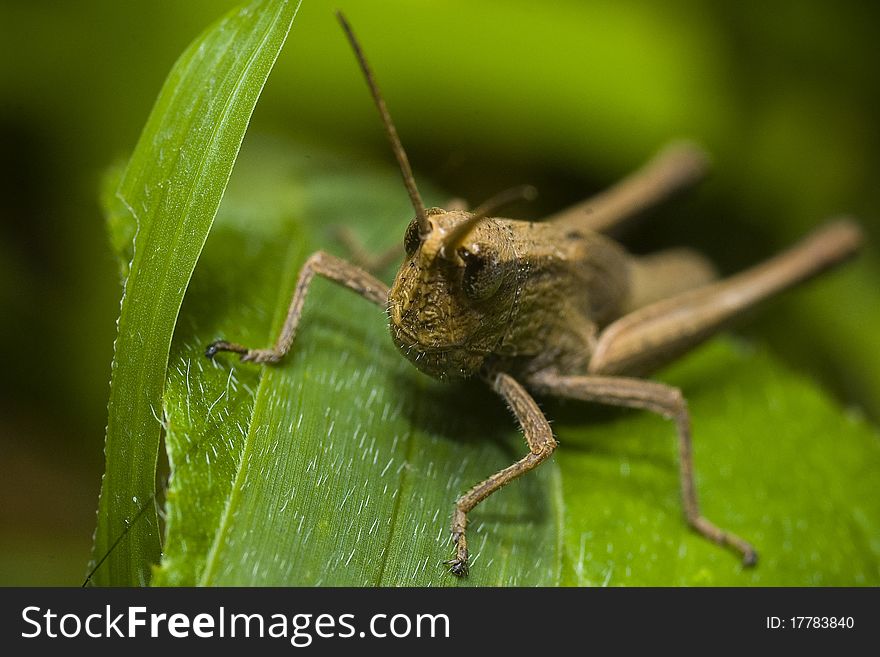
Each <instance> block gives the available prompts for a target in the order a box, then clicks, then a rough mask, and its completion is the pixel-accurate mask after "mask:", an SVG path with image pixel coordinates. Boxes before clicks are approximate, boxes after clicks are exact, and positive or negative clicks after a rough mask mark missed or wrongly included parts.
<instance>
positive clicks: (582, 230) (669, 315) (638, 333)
mask: <svg viewBox="0 0 880 657" xmlns="http://www.w3.org/2000/svg"><path fill="white" fill-rule="evenodd" d="M338 17H339V20H340V22H341V24H342V27H343V29H344V30H345V33H346V35H347V37H348V39H349V41H350V42H351V45H352V48H353V49H354V52H355V55H356V57H357V59H358V62H359V64H360V67H361V69H362V71H363V74H364V76H365V78H366V80H367V84H368V86H369V88H370V91H371V93H372V95H373V98H374V100H375V103H376V106H377V107H378V110H379V113H380V115H381V117H382V122H383V124H384V126H385V131H386V133H387V136H388V139H389V142H390V143H391V147H392V150H393V151H394V153H395V156H396V158H397V160H398V164H399V165H400V169H401V173H402V175H403V181H404V184H405V185H406V189H407V192H408V193H409V197H410V200H411V202H412V206H413V209H414V210H415V215H416V216H415V218H414V219H413V220H412V221H411V222H410V224H409V226H408V228H407V229H406V234H405V236H404V240H403V246H404V249H405V251H406V256H405V258H404V261H403V264H402V265H401V266H400V269H399V270H398V272H397V276H396V277H395V279H394V283H393V284H392V286H391V288H390V289H389V288H388V286H387V285H385V284H384V283H383V282H382V281H380V280H378V279H377V278H376V277H374V276H373V275H372V274H370V273H369V272H367V271H365V270H364V269H363V268H361V267H359V266H356V265H354V264H351V263H349V262H346V261H345V260H342V259H340V258H337V257H335V256H332V255H330V254H328V253H325V252H324V251H317V252H316V253H313V254H312V255H311V256H310V257H309V258H308V259H307V260H306V262H305V264H304V265H303V267H302V270H301V271H300V274H299V278H298V280H297V283H296V288H295V290H294V293H293V298H292V300H291V303H290V309H289V310H288V313H287V318H286V320H285V322H284V326H283V328H282V329H281V333H280V334H279V336H278V338H277V340H276V342H275V345H274V346H273V347H271V348H269V349H249V348H247V347H244V346H242V345H239V344H235V343H232V342H226V341H224V340H218V341H216V342H214V343H212V344H211V345H209V346H208V348H207V350H206V355H207V356H208V357H209V358H211V357H213V356H214V355H215V354H216V353H217V352H219V351H231V352H235V353H239V354H241V359H242V360H244V361H252V362H255V363H277V362H278V361H280V360H281V359H282V358H284V356H285V355H286V354H287V353H288V351H290V347H291V345H292V344H293V339H294V334H295V332H296V327H297V324H298V323H299V319H300V315H301V313H302V308H303V302H304V301H305V297H306V292H307V291H308V288H309V284H310V283H311V281H312V278H313V277H314V276H315V275H316V274H317V275H319V276H323V277H324V278H327V279H329V280H331V281H334V282H336V283H338V284H340V285H342V286H344V287H346V288H348V289H350V290H353V291H354V292H356V293H358V294H360V295H361V296H363V297H365V298H367V299H369V300H370V301H372V302H373V303H375V304H376V305H378V306H380V307H382V308H384V309H385V310H386V311H387V314H388V317H389V319H390V330H391V337H392V339H393V340H394V343H395V344H396V345H397V347H398V349H400V351H401V352H402V353H403V355H404V356H406V357H407V358H408V359H409V360H410V361H412V363H413V364H414V365H415V366H416V367H417V368H419V369H420V370H422V371H423V372H426V373H428V374H430V375H431V376H434V377H436V378H438V379H455V378H466V377H472V376H478V377H481V378H482V379H483V380H484V381H486V383H487V384H488V385H489V386H490V387H491V388H492V389H493V390H494V391H495V392H496V393H498V394H499V395H500V396H501V397H502V398H503V399H504V401H505V402H506V403H507V405H508V406H509V407H510V408H511V409H512V411H513V413H514V414H515V416H516V418H517V420H518V421H519V425H520V427H521V428H522V431H523V434H524V436H525V440H526V442H527V443H528V447H529V451H528V453H527V454H526V455H525V456H524V457H523V458H522V459H520V460H519V461H516V462H515V463H513V464H512V465H510V466H508V467H507V468H504V469H503V470H501V471H500V472H496V473H495V474H493V475H491V476H490V477H489V478H488V479H486V480H485V481H483V482H481V483H479V484H477V485H476V486H474V487H473V488H471V489H470V490H469V491H467V492H466V493H465V494H464V495H462V496H461V497H459V498H458V500H457V501H456V503H455V510H454V512H453V517H452V538H453V541H454V543H455V556H454V557H453V558H452V559H451V560H449V561H447V562H446V564H447V565H449V567H450V571H451V572H452V573H453V574H455V575H459V576H463V575H466V574H467V572H468V548H467V534H466V529H467V523H468V513H469V512H470V511H471V510H473V508H474V507H475V506H477V505H478V504H479V503H480V502H482V501H483V500H485V499H486V498H487V497H489V495H491V494H492V493H494V492H495V491H497V490H498V489H499V488H501V487H502V486H504V485H505V484H507V483H509V482H510V481H512V480H513V479H516V478H517V477H519V476H520V475H523V474H525V473H526V472H528V471H529V470H531V469H533V468H535V467H537V466H538V465H539V464H540V463H542V462H543V461H545V460H546V459H547V458H548V457H549V456H550V455H551V454H552V453H553V450H554V449H556V445H557V443H556V440H555V438H554V437H553V432H552V431H551V429H550V425H549V424H548V422H547V419H546V418H545V417H544V415H543V413H542V412H541V409H540V408H539V407H538V405H537V404H536V403H535V401H534V399H533V398H532V393H535V394H538V395H551V396H557V397H568V398H574V399H580V400H585V401H590V402H598V403H602V404H609V405H613V406H625V407H631V408H639V409H644V410H647V411H651V412H653V413H657V414H659V415H662V416H664V417H666V418H671V419H672V420H674V422H675V425H676V429H677V432H678V445H679V447H678V450H679V476H680V482H681V497H682V502H683V506H684V514H685V517H686V519H687V522H688V524H689V525H690V526H691V527H692V528H693V529H694V530H696V531H697V532H698V533H699V534H701V535H703V536H705V537H706V538H708V539H709V540H712V541H714V542H716V543H718V544H720V545H724V546H727V547H728V548H730V549H732V550H734V551H735V552H736V553H738V554H739V555H740V557H741V558H742V562H743V564H744V565H746V566H751V565H753V564H754V563H755V562H756V560H757V552H756V551H755V548H754V547H752V545H751V544H750V543H748V542H747V541H745V540H744V539H742V538H740V537H739V536H737V535H735V534H733V533H732V532H729V531H727V530H724V529H721V528H720V527H718V526H717V525H715V524H714V523H712V522H711V521H709V520H708V519H707V518H705V517H704V516H703V515H702V514H701V513H700V508H699V505H698V503H697V492H696V488H695V485H694V472H693V459H692V451H691V431H690V418H689V416H688V411H687V405H686V403H685V399H684V397H683V396H682V393H681V391H680V390H678V389H677V388H673V387H671V386H668V385H665V384H662V383H657V382H654V381H649V380H645V379H642V378H634V377H640V376H644V375H645V374H647V373H649V372H651V371H652V370H655V369H656V368H658V367H660V366H662V365H664V364H666V363H668V362H670V361H672V360H673V359H675V358H677V357H678V356H680V355H682V354H683V353H685V352H686V351H688V350H690V349H692V348H693V347H695V346H696V345H697V344H699V343H700V342H702V341H704V340H705V339H707V338H709V337H710V336H711V335H713V334H714V333H716V332H717V331H718V330H719V329H721V328H722V327H724V326H725V325H726V324H727V323H728V322H729V320H731V319H733V318H734V317H735V316H737V315H738V314H740V313H741V312H742V311H744V310H745V309H747V308H749V307H751V306H752V305H754V304H755V303H757V302H758V301H761V300H762V299H764V298H766V297H767V296H769V295H772V294H775V293H777V292H780V291H781V290H784V289H785V288H788V287H790V286H792V285H794V284H796V283H798V282H800V281H803V280H805V279H807V278H810V277H812V276H815V275H816V274H818V273H820V272H821V271H823V270H824V269H826V268H828V267H830V266H832V265H834V264H835V263H837V262H839V261H841V260H843V259H844V258H846V257H847V256H849V255H851V254H852V253H854V251H855V250H856V249H857V248H858V246H859V244H860V243H861V240H862V236H861V231H860V230H859V228H858V226H857V225H856V224H854V223H853V222H851V221H849V220H845V219H842V220H838V221H836V222H833V223H830V224H828V225H826V226H825V227H824V228H821V229H819V230H818V231H816V232H815V233H813V234H812V235H810V236H809V237H807V238H806V239H804V240H803V241H802V242H801V243H799V244H798V245H796V246H795V247H793V248H791V249H789V250H788V251H785V252H784V253H781V254H779V255H777V256H776V257H774V258H772V259H770V260H768V261H766V262H764V263H762V264H760V265H758V266H755V267H753V268H751V269H749V270H747V271H745V272H742V273H740V274H737V275H735V276H733V277H730V278H727V279H724V280H720V281H718V280H715V275H714V272H713V268H712V267H711V265H710V264H709V263H708V262H707V261H706V260H705V259H704V258H703V257H701V256H699V255H698V254H696V253H693V252H691V251H687V250H673V251H667V252H661V253H659V254H655V255H651V256H647V257H634V256H632V255H630V254H628V253H627V252H626V251H625V250H624V249H623V248H622V247H621V246H619V245H618V244H617V243H615V242H614V241H612V240H611V239H610V238H608V237H606V236H604V235H603V234H602V233H603V232H604V231H606V230H608V229H609V228H611V227H612V226H615V225H617V224H618V223H620V222H621V221H623V220H624V219H626V218H628V217H630V216H632V215H634V214H635V213H637V212H638V211H640V210H642V209H644V208H646V207H648V206H651V205H653V204H655V203H657V202H659V201H661V200H663V199H664V198H666V197H668V196H670V195H672V194H673V193H674V192H676V191H678V190H680V189H682V188H683V187H685V186H687V185H689V184H691V183H693V182H695V181H696V180H697V179H698V178H699V177H701V175H702V173H703V172H704V170H705V165H706V158H705V156H704V155H703V154H702V152H701V151H699V150H698V149H696V147H693V146H689V145H686V144H678V145H673V146H671V147H669V148H667V149H665V150H664V151H662V152H661V153H660V154H659V155H658V156H656V157H655V158H654V159H653V160H651V161H650V162H648V164H646V165H645V166H643V167H642V169H640V170H639V171H637V172H635V173H634V174H632V175H631V176H630V177H628V178H626V179H625V180H623V181H622V182H620V183H618V184H617V185H615V186H614V187H612V188H611V189H609V190H607V191H605V192H604V193H602V194H600V195H598V196H596V197H594V198H591V199H589V200H587V201H585V202H583V203H580V204H578V205H575V206H574V207H571V208H568V209H567V210H564V211H562V212H560V213H558V214H555V215H553V216H551V217H549V218H547V219H545V220H544V221H542V222H540V223H532V222H527V221H516V220H512V219H502V218H497V217H492V216H490V214H491V212H492V210H493V209H494V208H495V207H496V206H497V205H498V204H499V203H500V202H502V201H505V200H509V197H510V196H511V194H506V195H500V196H499V197H497V198H496V199H494V200H493V201H490V202H489V203H486V204H484V205H483V206H480V207H479V208H477V209H476V210H475V211H473V212H468V211H465V210H459V209H455V210H443V209H440V208H425V206H424V204H423V203H422V199H421V197H420V195H419V192H418V190H417V189H416V184H415V181H414V178H413V175H412V171H411V169H410V165H409V162H408V160H407V157H406V154H405V153H404V150H403V147H402V145H401V143H400V140H399V138H398V136H397V132H396V130H395V128H394V124H393V123H392V121H391V118H390V116H389V114H388V110H387V108H386V107H385V103H384V101H383V99H382V97H381V95H380V93H379V90H378V87H377V85H376V83H375V80H374V77H373V74H372V72H371V70H370V67H369V65H368V64H367V62H366V59H365V58H364V55H363V53H362V52H361V49H360V46H359V44H358V42H357V40H356V39H355V36H354V34H353V32H352V30H351V28H350V27H349V25H348V23H347V22H346V20H345V18H344V17H343V16H342V15H341V14H339V15H338Z"/></svg>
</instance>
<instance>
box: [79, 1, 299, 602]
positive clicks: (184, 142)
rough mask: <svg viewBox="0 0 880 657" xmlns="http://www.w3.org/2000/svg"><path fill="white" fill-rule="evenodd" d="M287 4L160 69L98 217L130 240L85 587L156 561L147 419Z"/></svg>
mask: <svg viewBox="0 0 880 657" xmlns="http://www.w3.org/2000/svg"><path fill="white" fill-rule="evenodd" d="M297 8H298V3H296V2H293V1H277V2H272V1H268V0H257V1H255V2H252V3H250V4H248V5H245V6H243V7H242V8H240V9H238V10H236V11H233V12H231V13H229V14H228V15H227V16H226V17H224V18H223V19H222V20H220V21H219V22H217V23H216V24H215V25H213V26H212V27H211V28H209V29H208V30H207V31H206V32H205V33H204V34H203V35H202V36H200V37H199V38H198V39H196V40H195V41H194V42H193V43H192V44H191V45H190V46H189V48H188V49H187V50H186V51H185V52H184V53H183V55H181V57H180V59H179V60H178V61H177V63H176V64H175V65H174V67H173V69H172V70H171V72H170V74H169V76H168V78H167V80H166V82H165V85H164V87H163V88H162V91H161V93H160V94H159V98H158V100H157V101H156V104H155V106H154V108H153V111H152V113H151V114H150V118H149V119H148V121H147V124H146V126H145V128H144V130H143V133H142V134H141V138H140V140H139V142H138V145H137V147H136V148H135V151H134V154H133V155H132V157H131V160H130V161H129V163H128V165H127V167H126V169H125V172H124V173H123V174H122V178H121V180H120V182H119V185H118V188H117V190H116V193H115V197H116V199H117V201H115V202H114V204H112V205H111V207H109V208H108V211H109V214H110V225H111V227H112V233H111V234H112V236H113V241H114V244H115V245H116V246H117V248H119V247H120V246H122V245H123V244H124V243H125V239H124V238H125V237H126V236H127V235H131V234H134V235H135V236H134V241H133V251H132V258H131V263H130V266H128V267H125V268H124V269H123V271H124V273H125V272H127V278H126V280H125V288H124V292H123V296H122V303H121V307H120V314H119V321H118V331H119V332H118V336H117V339H116V343H115V354H114V359H113V366H112V378H111V386H110V401H109V409H108V421H107V434H106V446H105V457H106V471H105V475H104V480H103V483H102V488H101V497H100V502H99V509H98V526H97V531H96V533H95V543H94V549H93V560H94V563H95V568H96V570H95V572H94V573H93V575H92V578H91V579H92V581H93V582H95V583H97V584H112V585H142V584H145V583H147V582H148V581H149V576H150V565H151V564H154V563H156V562H157V561H158V559H159V552H160V541H159V532H158V518H157V514H156V509H155V506H154V499H155V477H156V458H157V454H158V445H159V437H160V420H159V413H160V409H161V398H162V390H163V387H164V382H165V375H166V366H167V362H168V351H169V347H170V344H171V336H172V333H173V330H174V326H175V323H176V320H177V315H178V311H179V309H180V304H181V301H182V299H183V295H184V291H185V290H186V288H187V284H188V283H189V280H190V276H191V274H192V271H193V268H194V267H195V264H196V261H197V260H198V258H199V254H200V252H201V250H202V246H203V244H204V241H205V238H206V237H207V234H208V231H209V230H210V228H211V224H212V221H213V219H214V215H215V213H216V211H217V207H218V206H219V203H220V199H221V197H222V196H223V191H224V189H225V187H226V183H227V180H228V178H229V175H230V172H231V170H232V165H233V163H234V162H235V158H236V154H237V152H238V149H239V147H240V145H241V141H242V139H243V137H244V133H245V130H246V128H247V125H248V122H249V120H250V116H251V113H252V112H253V108H254V106H255V104H256V101H257V98H258V97H259V95H260V92H261V90H262V88H263V85H264V84H265V81H266V78H267V76H268V74H269V71H270V70H271V68H272V66H273V64H274V62H275V59H276V58H277V56H278V53H279V52H280V50H281V47H282V45H283V43H284V40H285V39H286V37H287V33H288V31H289V29H290V25H291V22H292V20H293V18H294V16H295V14H296V11H297Z"/></svg>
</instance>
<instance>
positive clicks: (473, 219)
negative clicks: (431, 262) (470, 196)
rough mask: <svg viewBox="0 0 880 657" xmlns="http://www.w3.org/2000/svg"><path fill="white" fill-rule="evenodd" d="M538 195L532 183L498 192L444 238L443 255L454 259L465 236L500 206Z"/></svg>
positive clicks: (530, 199) (532, 199) (441, 250)
mask: <svg viewBox="0 0 880 657" xmlns="http://www.w3.org/2000/svg"><path fill="white" fill-rule="evenodd" d="M537 196H538V190H537V189H535V188H534V187H533V186H532V185H520V186H519V187H511V188H510V189H505V190H504V191H503V192H500V193H498V194H496V195H495V196H493V197H492V198H490V199H489V200H488V201H486V202H484V203H483V204H482V205H479V206H478V207H477V208H476V209H475V210H474V212H473V214H472V215H471V216H470V217H468V218H467V219H466V220H465V221H463V222H461V223H460V224H458V225H457V226H456V227H455V228H454V229H453V230H452V232H451V233H449V235H447V236H446V237H445V238H444V240H443V246H441V247H440V255H441V257H443V258H445V259H447V260H450V259H454V258H455V256H454V255H453V254H454V253H455V249H457V248H458V247H459V246H460V245H461V243H462V242H463V241H464V238H465V237H467V236H468V235H469V234H470V232H471V231H472V230H473V229H474V228H475V227H476V225H477V224H478V223H480V222H481V221H482V220H483V219H486V218H487V217H488V216H489V215H490V214H491V213H492V212H494V211H495V210H497V209H498V208H499V207H501V206H503V205H507V204H508V203H511V202H512V201H518V200H520V199H522V200H524V201H534V200H535V198H537Z"/></svg>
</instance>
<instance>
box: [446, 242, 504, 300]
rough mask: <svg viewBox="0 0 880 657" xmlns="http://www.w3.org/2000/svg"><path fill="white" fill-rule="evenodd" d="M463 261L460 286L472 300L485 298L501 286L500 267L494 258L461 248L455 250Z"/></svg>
mask: <svg viewBox="0 0 880 657" xmlns="http://www.w3.org/2000/svg"><path fill="white" fill-rule="evenodd" d="M457 253H458V255H459V257H460V258H461V259H462V260H463V261H464V272H463V273H462V276H461V287H462V289H463V290H464V293H465V294H466V295H467V296H468V297H470V298H471V299H472V300H474V301H482V300H483V299H487V298H489V297H490V296H492V295H493V294H495V292H497V291H498V288H499V287H500V286H501V278H502V276H501V269H500V268H499V267H498V262H497V261H496V260H495V258H493V257H491V256H489V255H487V254H483V253H474V252H471V251H468V250H467V249H465V248H461V249H459V250H458V251H457Z"/></svg>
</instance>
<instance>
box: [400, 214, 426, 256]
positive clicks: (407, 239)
mask: <svg viewBox="0 0 880 657" xmlns="http://www.w3.org/2000/svg"><path fill="white" fill-rule="evenodd" d="M421 243H422V240H421V238H420V237H419V222H418V221H417V220H416V219H413V220H412V221H410V222H409V226H407V227H406V233H405V234H404V236H403V248H404V250H405V251H406V255H408V256H411V255H412V254H413V253H415V252H416V249H418V248H419V244H421Z"/></svg>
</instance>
